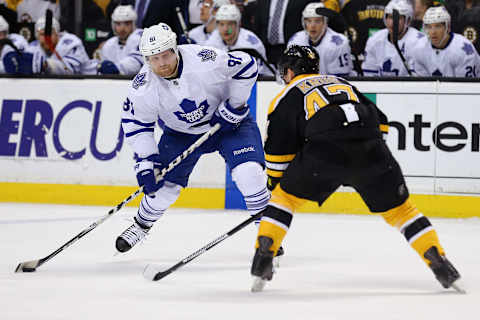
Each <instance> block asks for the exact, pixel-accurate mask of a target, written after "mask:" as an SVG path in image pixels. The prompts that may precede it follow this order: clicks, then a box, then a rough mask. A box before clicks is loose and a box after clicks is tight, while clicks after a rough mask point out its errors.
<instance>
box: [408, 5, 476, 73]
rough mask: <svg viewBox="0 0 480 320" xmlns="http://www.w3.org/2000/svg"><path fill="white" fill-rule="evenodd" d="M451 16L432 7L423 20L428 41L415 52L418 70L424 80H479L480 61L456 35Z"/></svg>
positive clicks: (442, 8) (416, 48) (422, 43)
mask: <svg viewBox="0 0 480 320" xmlns="http://www.w3.org/2000/svg"><path fill="white" fill-rule="evenodd" d="M450 22H451V19H450V14H449V13H448V11H447V9H445V7H431V8H429V9H428V10H427V11H426V12H425V15H424V16H423V30H425V32H426V34H427V36H428V38H427V37H425V38H423V39H420V41H419V42H418V43H417V45H416V46H415V48H414V50H413V57H414V62H415V65H414V69H415V71H416V73H417V74H418V75H420V76H438V77H467V78H473V77H477V76H478V72H479V70H480V57H479V55H478V53H477V51H476V50H475V47H474V46H473V45H472V43H471V42H470V41H469V40H468V39H467V38H465V37H464V36H462V35H460V34H457V33H452V32H451V27H450Z"/></svg>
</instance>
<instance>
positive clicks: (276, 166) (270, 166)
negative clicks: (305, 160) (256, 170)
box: [265, 161, 290, 171]
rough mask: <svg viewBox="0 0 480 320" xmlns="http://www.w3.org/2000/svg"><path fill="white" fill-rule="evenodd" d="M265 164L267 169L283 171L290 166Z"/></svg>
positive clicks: (286, 163)
mask: <svg viewBox="0 0 480 320" xmlns="http://www.w3.org/2000/svg"><path fill="white" fill-rule="evenodd" d="M265 164H266V165H267V168H268V169H272V170H278V171H283V170H286V169H287V168H288V165H289V164H290V162H284V163H274V162H268V161H265Z"/></svg>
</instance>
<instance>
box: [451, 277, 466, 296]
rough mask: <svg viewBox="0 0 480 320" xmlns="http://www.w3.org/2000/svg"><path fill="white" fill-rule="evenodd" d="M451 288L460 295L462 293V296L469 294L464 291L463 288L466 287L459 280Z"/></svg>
mask: <svg viewBox="0 0 480 320" xmlns="http://www.w3.org/2000/svg"><path fill="white" fill-rule="evenodd" d="M451 287H452V288H453V289H455V290H457V292H458V293H461V294H467V291H466V290H465V289H463V288H462V287H464V286H463V285H462V283H461V282H460V281H459V280H457V281H455V282H454V283H452V285H451Z"/></svg>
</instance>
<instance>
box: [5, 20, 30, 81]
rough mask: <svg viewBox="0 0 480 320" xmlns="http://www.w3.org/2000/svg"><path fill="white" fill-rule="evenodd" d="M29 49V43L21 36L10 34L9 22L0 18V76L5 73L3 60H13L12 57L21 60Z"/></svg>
mask: <svg viewBox="0 0 480 320" xmlns="http://www.w3.org/2000/svg"><path fill="white" fill-rule="evenodd" d="M27 48H28V42H27V41H26V40H25V38H24V37H22V36H21V35H19V34H15V33H9V25H8V22H7V21H6V20H5V19H4V18H3V17H2V16H0V74H1V73H5V67H4V65H3V59H4V58H6V59H7V60H11V58H10V56H11V55H13V56H15V59H20V55H21V54H22V52H23V51H25V50H26V49H27Z"/></svg>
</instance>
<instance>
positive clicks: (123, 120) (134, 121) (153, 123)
mask: <svg viewBox="0 0 480 320" xmlns="http://www.w3.org/2000/svg"><path fill="white" fill-rule="evenodd" d="M122 123H134V124H136V125H138V126H142V127H153V126H155V122H141V121H138V120H135V119H122Z"/></svg>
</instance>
